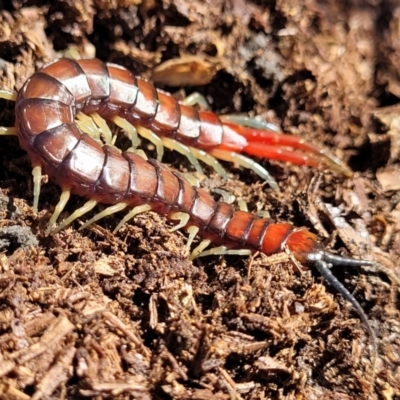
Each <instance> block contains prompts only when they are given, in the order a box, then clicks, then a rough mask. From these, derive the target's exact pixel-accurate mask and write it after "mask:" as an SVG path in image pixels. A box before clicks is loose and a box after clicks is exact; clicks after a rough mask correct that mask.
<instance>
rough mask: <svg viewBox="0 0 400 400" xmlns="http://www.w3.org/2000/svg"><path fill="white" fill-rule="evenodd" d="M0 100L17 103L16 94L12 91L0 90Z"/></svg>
mask: <svg viewBox="0 0 400 400" xmlns="http://www.w3.org/2000/svg"><path fill="white" fill-rule="evenodd" d="M0 98H2V99H5V100H10V101H17V92H16V91H14V90H5V89H2V90H0Z"/></svg>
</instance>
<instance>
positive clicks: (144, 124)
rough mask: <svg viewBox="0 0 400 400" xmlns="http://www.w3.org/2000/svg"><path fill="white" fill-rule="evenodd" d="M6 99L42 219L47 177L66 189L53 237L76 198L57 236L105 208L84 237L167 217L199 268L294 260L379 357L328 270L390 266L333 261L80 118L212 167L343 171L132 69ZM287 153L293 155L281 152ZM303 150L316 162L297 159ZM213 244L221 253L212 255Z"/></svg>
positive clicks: (106, 70)
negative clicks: (250, 258) (185, 99)
mask: <svg viewBox="0 0 400 400" xmlns="http://www.w3.org/2000/svg"><path fill="white" fill-rule="evenodd" d="M0 96H1V97H4V98H8V99H15V100H16V102H15V127H14V128H8V129H7V128H3V133H4V134H6V133H7V134H16V135H17V136H18V139H19V143H20V146H21V147H22V148H23V149H24V150H26V152H27V153H28V155H29V158H30V160H31V163H32V167H33V170H32V174H33V182H34V191H33V192H34V202H33V205H34V209H35V210H37V208H38V202H39V194H40V186H41V177H42V175H43V174H44V173H45V174H47V175H48V176H49V177H50V178H51V179H52V180H53V181H54V182H55V183H56V184H57V185H58V186H60V188H61V196H60V200H59V202H58V204H57V206H56V207H55V210H54V213H53V214H52V216H51V218H50V222H49V225H48V233H49V232H50V231H51V229H52V226H53V225H54V224H55V223H56V221H57V219H58V217H59V216H60V213H61V212H62V211H63V210H64V207H65V205H66V203H67V201H68V199H69V198H70V195H71V194H75V195H78V196H82V197H84V198H86V199H87V202H86V203H85V204H84V205H83V206H82V207H80V208H78V209H77V210H75V211H74V212H73V213H72V214H71V215H70V216H69V217H68V218H66V219H65V220H64V221H63V222H62V223H61V224H59V225H58V226H57V227H56V228H55V229H53V232H57V231H59V230H60V229H63V228H64V227H66V226H67V225H69V224H70V223H71V222H72V221H74V220H75V219H76V218H80V217H82V216H83V215H84V214H85V213H87V212H88V211H90V210H92V209H93V208H94V207H95V206H96V205H97V204H98V203H103V204H105V205H107V207H106V208H105V209H104V210H103V211H101V212H100V213H98V214H96V215H95V216H94V217H93V218H91V219H90V220H88V221H87V222H86V223H85V224H84V226H83V227H86V226H88V225H90V224H91V223H93V222H95V221H98V220H99V219H101V218H103V217H105V216H108V215H112V214H115V213H117V212H121V211H123V210H125V209H128V210H130V211H129V212H128V213H127V215H126V216H125V217H124V218H123V219H122V221H121V222H120V224H119V225H118V226H117V227H116V230H118V229H119V228H120V227H121V226H122V225H123V224H124V223H126V222H127V221H129V220H130V219H132V218H133V217H134V216H135V215H137V214H139V213H144V212H148V211H153V212H156V213H158V214H161V215H164V216H166V217H167V219H168V220H170V221H171V222H172V223H173V224H174V227H173V229H174V230H176V229H183V230H186V231H187V233H188V246H190V245H191V244H192V242H193V240H194V238H195V237H196V236H199V237H201V239H202V241H201V242H200V244H199V245H198V246H197V247H196V248H195V249H194V250H193V252H192V253H191V254H192V256H191V257H192V258H193V259H194V258H196V257H202V256H206V255H218V254H239V255H250V254H252V253H255V252H261V253H263V254H265V255H272V254H276V253H279V252H283V251H286V252H289V253H290V255H291V256H292V257H293V258H294V259H295V260H296V261H297V262H298V263H300V264H301V265H302V266H303V267H305V268H315V269H317V270H318V271H319V273H320V274H321V275H322V276H323V277H324V278H325V279H326V281H327V282H328V283H329V284H331V285H332V286H333V287H334V288H335V289H336V290H337V291H338V292H339V293H341V294H342V295H343V296H344V298H345V299H346V300H348V301H349V302H350V303H351V304H352V306H353V307H354V309H355V310H356V312H357V313H358V315H359V316H360V318H361V320H362V321H363V322H364V324H365V326H366V328H367V330H368V333H369V335H370V337H371V340H372V341H373V348H374V352H375V356H376V347H377V345H376V340H377V339H376V336H375V333H374V331H373V329H372V328H371V325H370V324H369V321H368V318H367V315H366V314H365V312H364V310H363V309H362V307H361V305H360V304H359V303H358V301H357V300H356V299H355V298H354V297H353V295H352V294H351V293H350V292H349V291H348V290H347V289H346V288H345V287H344V286H343V284H342V283H341V282H340V281H339V280H338V279H337V278H336V277H335V276H334V275H333V274H332V273H331V271H330V267H331V266H332V265H341V266H353V267H362V266H369V267H374V268H377V269H380V268H382V269H383V268H384V267H383V266H380V264H378V263H376V262H374V261H370V260H358V259H354V258H349V257H342V256H338V255H334V254H332V253H330V252H328V251H327V250H326V249H325V248H324V246H323V245H322V244H321V242H320V241H319V240H318V237H317V236H316V235H315V234H314V233H312V232H311V231H309V230H308V229H306V228H304V227H295V226H293V225H292V224H290V223H286V222H276V221H275V220H273V219H271V218H262V217H258V216H256V215H254V214H252V213H250V212H247V211H242V210H237V209H236V208H235V207H234V205H232V204H228V203H226V202H224V201H216V200H215V199H214V197H213V196H212V195H211V194H210V193H209V192H207V191H206V190H204V189H202V188H200V187H197V186H193V185H192V184H191V183H190V182H189V181H188V180H187V179H186V178H185V177H184V176H183V175H182V174H181V173H179V172H176V171H173V170H170V169H169V168H167V167H166V166H165V165H164V164H162V163H161V161H160V160H156V159H146V158H144V157H143V156H142V155H140V154H137V153H135V152H133V151H120V150H119V149H117V148H116V147H115V146H113V145H112V144H110V143H108V144H104V143H101V142H100V141H99V140H96V138H94V137H92V135H90V134H89V133H88V132H85V131H84V130H83V129H81V127H82V125H79V123H78V122H77V116H79V115H82V113H83V115H89V116H93V115H98V116H100V117H101V118H103V119H105V120H107V121H112V122H114V123H116V124H117V125H119V126H120V127H121V128H123V129H125V130H128V131H129V132H130V134H132V138H133V139H132V141H135V140H136V137H135V134H136V132H139V133H140V132H141V133H142V134H143V133H144V134H145V135H147V136H148V137H149V136H151V135H149V132H150V133H151V134H154V135H156V136H158V137H162V138H166V139H167V140H166V141H164V144H165V143H169V144H170V147H171V148H174V149H176V148H177V147H179V146H181V147H180V148H181V149H186V150H185V151H187V154H190V155H193V154H194V155H195V156H197V155H198V156H199V157H202V158H201V159H202V160H206V161H208V162H209V163H210V164H213V163H214V164H215V162H214V161H211V160H213V157H216V158H220V159H223V160H226V161H238V160H240V159H241V158H240V157H238V156H241V154H240V153H241V152H245V153H246V154H250V155H255V156H261V157H267V158H268V157H269V158H275V159H281V160H285V161H289V162H293V163H297V164H305V165H308V166H311V167H318V166H320V165H321V164H325V165H327V166H328V167H330V168H332V169H333V170H336V171H338V172H340V173H343V174H344V175H346V174H349V170H348V168H347V167H346V166H345V165H344V164H343V163H342V162H341V161H338V160H337V159H336V158H335V157H333V156H330V155H328V154H327V153H326V152H325V151H323V150H321V149H320V148H318V147H316V146H315V145H311V144H307V143H306V142H304V141H303V140H301V139H298V138H294V137H291V136H290V135H285V134H276V133H274V132H270V131H268V130H266V129H259V128H257V127H256V128H254V127H249V126H244V124H236V123H234V122H232V121H234V120H232V119H223V118H219V117H218V116H217V115H216V114H214V113H212V112H210V111H197V110H196V109H195V108H193V107H190V106H188V105H185V104H181V103H179V102H178V101H177V100H175V99H174V98H173V97H172V96H171V95H169V94H167V93H165V92H163V91H159V90H156V89H155V88H154V87H153V86H152V85H151V84H150V83H148V82H146V81H145V80H143V79H140V78H138V77H135V76H134V75H133V74H132V73H131V72H130V71H128V70H127V69H125V68H123V67H121V66H118V65H116V64H110V63H104V62H102V61H100V60H98V59H83V60H72V59H60V60H58V61H55V62H53V63H51V64H49V65H46V66H44V67H43V68H42V69H40V70H38V71H37V72H35V73H34V74H33V75H32V76H31V77H30V78H29V79H28V80H27V81H26V83H25V84H24V85H23V87H22V89H21V90H20V91H19V92H18V94H17V96H16V97H15V96H14V95H13V94H12V93H10V92H6V91H2V92H1V93H0ZM169 141H171V142H172V144H171V143H170V142H169ZM174 143H179V145H176V144H174ZM282 145H284V146H287V145H289V146H292V147H293V148H294V149H295V150H292V151H291V152H289V151H283V150H282V149H281V148H280V146H282ZM184 146H186V147H184ZM297 150H305V151H307V152H308V153H309V154H306V155H303V154H299V153H298V152H297ZM201 152H204V154H206V155H204V154H203V153H201ZM202 154H203V155H202ZM310 154H311V155H310ZM207 157H210V158H207ZM255 164H256V163H251V162H247V161H246V162H242V165H250V166H251V167H252V169H253V170H255V171H261V172H262V173H260V175H261V176H264V172H263V170H262V168H261V166H259V167H260V168H259V167H258V164H257V165H255ZM211 244H213V245H215V247H213V248H211V249H208V250H206V249H207V248H208V247H209V246H210V245H211Z"/></svg>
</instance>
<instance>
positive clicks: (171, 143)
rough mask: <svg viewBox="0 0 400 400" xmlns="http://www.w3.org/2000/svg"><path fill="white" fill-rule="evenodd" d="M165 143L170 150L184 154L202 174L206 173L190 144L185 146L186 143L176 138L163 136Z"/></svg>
mask: <svg viewBox="0 0 400 400" xmlns="http://www.w3.org/2000/svg"><path fill="white" fill-rule="evenodd" d="M161 140H162V142H163V145H164V146H165V147H166V148H167V149H169V150H175V151H177V152H178V153H180V154H182V155H183V156H185V157H186V158H187V159H188V160H189V162H190V163H191V164H192V165H193V166H194V168H195V170H196V171H197V172H198V173H199V174H201V175H204V172H203V169H202V168H201V165H200V164H199V161H198V160H197V158H196V157H195V156H194V154H193V152H192V151H191V149H190V148H189V147H188V146H185V145H184V144H182V143H180V142H177V141H176V140H173V139H170V138H167V137H163V138H162V139H161Z"/></svg>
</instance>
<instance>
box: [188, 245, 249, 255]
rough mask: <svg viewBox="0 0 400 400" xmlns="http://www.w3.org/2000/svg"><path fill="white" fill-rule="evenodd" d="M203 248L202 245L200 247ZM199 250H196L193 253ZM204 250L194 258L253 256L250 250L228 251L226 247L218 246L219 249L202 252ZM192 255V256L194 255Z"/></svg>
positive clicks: (214, 248)
mask: <svg viewBox="0 0 400 400" xmlns="http://www.w3.org/2000/svg"><path fill="white" fill-rule="evenodd" d="M200 246H201V243H200V245H199V246H198V247H200ZM196 250H197V248H196V249H194V250H193V253H194V252H195V251H196ZM201 250H203V249H200V251H199V252H198V254H197V255H196V256H195V257H194V258H197V257H206V256H211V255H213V256H216V255H231V256H233V255H235V256H249V255H251V253H252V251H251V250H248V249H228V248H227V247H226V246H218V247H213V248H212V249H210V250H206V251H201ZM193 253H192V254H193Z"/></svg>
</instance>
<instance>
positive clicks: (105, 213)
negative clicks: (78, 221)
mask: <svg viewBox="0 0 400 400" xmlns="http://www.w3.org/2000/svg"><path fill="white" fill-rule="evenodd" d="M127 206H128V203H123V202H122V203H118V204H114V205H112V206H110V207H107V208H106V209H104V210H103V211H101V212H99V213H98V214H96V215H95V216H94V217H93V218H90V219H89V221H86V222H85V223H84V224H83V225H82V226H81V227H80V228H79V230H81V229H85V228H87V227H88V226H89V225H91V224H93V223H94V222H96V221H98V220H100V219H102V218H104V217H108V216H109V215H112V214H115V213H117V212H119V211H122V210H124V209H125V208H126V207H127Z"/></svg>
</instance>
